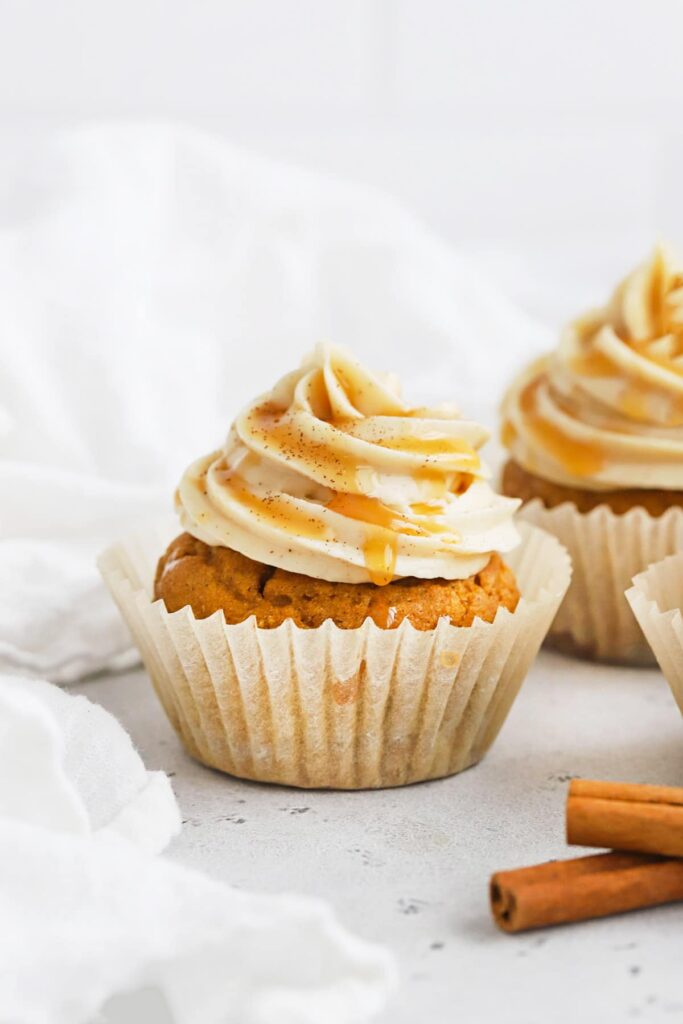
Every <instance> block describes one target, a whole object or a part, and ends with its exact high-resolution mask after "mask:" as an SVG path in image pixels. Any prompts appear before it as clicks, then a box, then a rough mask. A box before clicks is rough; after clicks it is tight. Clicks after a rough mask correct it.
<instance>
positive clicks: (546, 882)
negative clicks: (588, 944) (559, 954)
mask: <svg viewBox="0 0 683 1024" xmlns="http://www.w3.org/2000/svg"><path fill="white" fill-rule="evenodd" d="M490 898H491V911H492V913H493V917H494V920H495V922H496V924H497V925H498V927H499V928H502V929H503V931H506V932H521V931H527V930H528V929H530V928H545V927H547V926H548V925H555V924H565V923H569V922H570V921H584V920H588V919H590V918H596V917H606V916H608V915H609V914H619V913H622V912H623V911H626V910H637V909H638V908H640V907H654V906H658V905H659V904H661V903H671V902H674V901H676V900H683V861H679V860H672V859H665V858H663V857H655V856H648V855H644V854H637V853H599V854H595V855H593V856H590V857H578V858H577V859H575V860H565V861H549V862H548V863H546V864H537V865H535V866H534V867H530V868H519V869H517V870H516V871H499V872H497V873H496V874H495V875H492V877H491V882H490Z"/></svg>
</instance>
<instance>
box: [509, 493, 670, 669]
mask: <svg viewBox="0 0 683 1024" xmlns="http://www.w3.org/2000/svg"><path fill="white" fill-rule="evenodd" d="M518 515H519V517H520V518H521V519H523V520H524V521H526V522H528V523H531V524H533V525H534V526H537V527H540V528H541V529H543V530H546V531H547V532H548V533H551V534H553V535H554V536H555V537H557V538H558V540H559V541H561V543H562V544H563V545H564V547H565V548H566V549H567V551H568V552H569V554H570V556H571V559H572V563H573V576H572V583H571V586H570V587H569V590H568V592H567V596H566V597H565V599H564V601H563V603H562V606H561V608H560V610H559V612H558V614H557V617H556V619H555V621H554V622H553V624H552V626H551V628H550V631H549V633H548V637H547V641H546V642H547V643H548V644H549V645H550V646H554V647H557V648H559V649H560V650H564V651H566V652H568V653H572V654H577V655H579V656H581V657H587V658H592V659H594V660H597V661H608V662H615V663H619V664H627V665H653V664H654V663H655V659H654V655H653V653H652V649H651V648H650V645H649V644H648V643H647V642H646V640H645V638H644V636H643V634H642V631H641V629H640V626H639V625H638V623H637V621H636V619H635V617H634V615H633V612H632V611H631V608H630V606H629V603H628V602H627V600H626V598H625V596H624V592H625V591H626V589H627V588H628V587H629V586H630V584H631V580H632V578H633V577H634V576H635V575H636V574H637V573H640V572H642V571H643V570H644V569H646V568H647V567H648V565H650V564H651V563H652V562H657V561H660V560H661V559H662V558H664V557H665V556H666V555H670V554H672V553H674V552H675V551H677V550H679V549H681V548H682V547H683V510H682V509H680V508H670V509H669V510H668V511H667V512H665V514H664V515H662V516H652V515H650V514H649V513H648V512H646V510H645V509H644V508H640V507H638V508H633V509H630V510H629V511H628V512H626V513H625V514H623V515H617V514H616V513H615V512H613V511H612V509H611V508H610V507H609V506H608V505H599V506H598V507H597V508H595V509H593V510H592V511H590V512H579V511H578V509H577V507H576V505H575V504H573V503H570V502H566V503H564V504H562V505H558V506H557V507H555V508H550V509H549V508H546V507H545V505H543V503H542V502H541V501H540V499H538V498H536V499H534V500H533V501H531V502H529V503H528V504H526V505H524V506H523V507H522V508H521V509H520V511H519V513H518Z"/></svg>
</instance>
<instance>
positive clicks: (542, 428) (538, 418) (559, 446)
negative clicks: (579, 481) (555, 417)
mask: <svg viewBox="0 0 683 1024" xmlns="http://www.w3.org/2000/svg"><path fill="white" fill-rule="evenodd" d="M543 382H544V377H538V378H537V379H536V380H532V381H531V382H530V383H529V384H527V385H526V387H525V388H523V390H522V392H521V394H520V398H519V407H520V411H521V413H522V416H523V417H524V425H525V427H526V428H527V429H528V430H529V432H530V434H531V435H532V436H533V438H534V440H536V441H537V442H538V444H539V445H540V446H541V447H542V448H544V449H545V450H546V451H548V452H549V453H550V455H551V456H552V457H553V458H554V459H555V460H556V461H557V462H559V463H560V465H561V466H562V467H563V468H564V469H565V470H566V471H567V472H568V473H572V474H573V475H574V476H592V475H593V474H594V473H597V472H599V471H600V470H601V469H602V468H603V466H604V464H605V456H604V453H603V452H602V450H601V448H600V446H599V445H597V444H591V443H589V442H587V441H577V440H576V439H575V438H570V437H567V435H566V434H565V433H564V431H562V430H561V429H560V428H559V427H556V426H555V424H554V423H550V422H549V421H548V420H547V419H545V417H544V416H542V415H541V413H540V412H539V411H538V390H539V388H540V386H541V385H542V384H543Z"/></svg>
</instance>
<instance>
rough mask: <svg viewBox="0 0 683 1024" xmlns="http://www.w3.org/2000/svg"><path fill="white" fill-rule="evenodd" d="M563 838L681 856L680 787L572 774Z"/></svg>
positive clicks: (682, 811) (682, 799)
mask: <svg viewBox="0 0 683 1024" xmlns="http://www.w3.org/2000/svg"><path fill="white" fill-rule="evenodd" d="M567 842H568V843H569V844H570V845H572V846H604V847H607V848H608V849H613V850H638V851H639V852H641V853H658V854H662V855H663V856H667V857H683V789H680V788H674V787H672V786H640V785H634V784H631V783H626V782H596V781H593V780H590V779H574V780H573V782H572V783H571V785H570V786H569V795H568V798H567Z"/></svg>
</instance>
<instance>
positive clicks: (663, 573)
mask: <svg viewBox="0 0 683 1024" xmlns="http://www.w3.org/2000/svg"><path fill="white" fill-rule="evenodd" d="M626 599H627V601H628V602H629V604H630V606H631V608H632V609H633V614H634V615H635V617H636V619H637V620H638V622H639V624H640V628H641V629H642V631H643V633H644V634H645V636H646V637H647V642H648V643H649V645H650V647H651V648H652V650H653V652H654V655H655V657H656V659H657V661H658V663H659V666H660V668H661V670H662V672H663V673H664V675H665V677H666V679H667V682H668V683H669V686H670V687H671V689H672V691H673V695H674V697H675V698H676V701H677V703H678V706H679V708H680V709H681V713H682V714H683V551H681V552H680V553H679V554H677V555H670V556H669V557H668V558H664V559H663V560H662V561H661V562H656V563H655V564H654V565H651V566H650V568H649V569H647V570H646V571H645V572H641V573H639V574H638V575H637V576H636V577H634V580H633V586H632V587H631V588H630V589H629V590H627V591H626Z"/></svg>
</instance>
